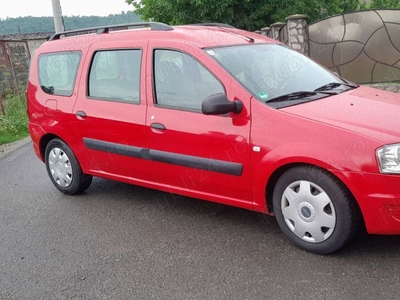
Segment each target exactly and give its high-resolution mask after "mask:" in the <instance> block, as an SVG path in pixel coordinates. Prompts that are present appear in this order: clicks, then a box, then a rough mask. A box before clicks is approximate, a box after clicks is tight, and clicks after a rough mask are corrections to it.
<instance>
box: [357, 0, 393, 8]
mask: <svg viewBox="0 0 400 300" xmlns="http://www.w3.org/2000/svg"><path fill="white" fill-rule="evenodd" d="M363 7H365V8H366V9H383V8H391V9H396V8H400V0H372V1H371V3H368V4H365V5H364V6H363Z"/></svg>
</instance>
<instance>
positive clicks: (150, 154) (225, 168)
mask: <svg viewBox="0 0 400 300" xmlns="http://www.w3.org/2000/svg"><path fill="white" fill-rule="evenodd" d="M83 143H84V144H85V146H86V147H88V148H89V149H93V150H98V151H103V152H108V153H115V154H119V155H124V156H129V157H135V158H141V159H146V160H152V161H157V162H162V163H167V164H173V165H177V166H183V167H189V168H194V169H201V170H206V171H211V172H217V173H223V174H228V175H233V176H241V175H242V172H243V165H242V164H240V163H235V162H230V161H224V160H218V159H212V158H204V157H199V156H192V155H185V154H179V153H172V152H166V151H159V150H153V149H147V148H141V147H135V146H128V145H123V144H117V143H111V142H105V141H100V140H95V139H89V138H83Z"/></svg>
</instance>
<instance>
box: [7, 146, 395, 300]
mask: <svg viewBox="0 0 400 300" xmlns="http://www.w3.org/2000/svg"><path fill="white" fill-rule="evenodd" d="M0 238H1V239H0V299H185V300H186V299H335V300H337V299H363V300H365V299H386V300H387V299H399V297H400V281H399V277H400V272H399V266H400V236H399V237H396V236H395V237H385V236H368V235H365V234H360V235H359V237H358V238H357V239H356V240H355V241H354V242H353V243H352V244H351V245H350V246H349V247H347V248H346V249H345V250H344V251H341V252H340V253H338V254H335V255H331V256H320V255H314V254H309V253H306V252H304V251H302V250H299V249H297V248H295V247H293V246H291V245H290V244H289V243H288V242H287V241H286V239H285V237H284V236H283V234H282V233H281V232H280V231H279V228H278V226H277V224H276V222H275V220H274V218H272V217H264V216H262V215H261V214H258V213H254V212H250V211H246V210H241V209H236V208H231V207H225V206H222V205H218V204H213V203H209V202H206V201H198V200H195V199H191V198H185V197H178V196H174V195H171V194H167V193H162V192H159V191H155V190H150V189H145V188H141V187H136V186H131V185H127V184H122V183H118V182H113V181H108V180H103V179H95V180H94V182H93V184H92V186H91V187H90V188H89V189H88V191H87V192H86V193H85V194H83V195H80V196H65V195H63V194H61V193H59V192H58V191H57V190H56V189H55V188H54V187H53V186H52V184H51V182H50V180H49V179H48V178H47V173H46V170H45V166H44V164H43V163H42V162H40V161H39V160H38V159H37V158H36V156H35V154H34V153H33V150H32V148H31V145H30V143H29V144H26V145H23V146H22V147H20V148H18V149H16V150H14V151H12V152H10V153H8V154H6V155H3V157H1V158H0Z"/></svg>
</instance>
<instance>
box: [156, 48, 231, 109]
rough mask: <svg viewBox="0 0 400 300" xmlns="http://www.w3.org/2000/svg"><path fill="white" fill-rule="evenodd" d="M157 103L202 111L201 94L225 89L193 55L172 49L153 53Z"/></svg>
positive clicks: (203, 96)
mask: <svg viewBox="0 0 400 300" xmlns="http://www.w3.org/2000/svg"><path fill="white" fill-rule="evenodd" d="M154 82H155V93H156V104H158V105H160V106H165V107H171V108H178V109H183V110H191V111H201V102H202V101H203V99H204V98H206V97H208V96H210V95H213V94H217V93H225V90H224V87H223V86H222V84H221V83H220V82H219V81H218V80H217V79H216V78H215V77H214V76H213V75H212V74H211V73H210V72H209V71H208V70H207V69H206V68H205V67H204V66H203V65H201V64H200V63H199V62H197V61H196V60H195V59H194V58H193V57H191V56H189V55H187V54H185V53H182V52H178V51H173V50H156V51H155V53H154Z"/></svg>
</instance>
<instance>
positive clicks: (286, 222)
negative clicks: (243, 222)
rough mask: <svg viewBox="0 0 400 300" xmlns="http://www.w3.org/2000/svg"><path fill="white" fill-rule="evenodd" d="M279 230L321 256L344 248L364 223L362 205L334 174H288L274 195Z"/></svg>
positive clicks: (300, 170)
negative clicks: (360, 208) (359, 205)
mask: <svg viewBox="0 0 400 300" xmlns="http://www.w3.org/2000/svg"><path fill="white" fill-rule="evenodd" d="M273 209H274V213H275V217H276V220H277V222H278V225H279V227H280V228H281V230H282V231H283V233H284V234H285V235H286V237H287V238H288V239H289V240H290V241H291V242H292V243H293V244H294V245H296V246H297V247H299V248H301V249H304V250H306V251H309V252H312V253H318V254H329V253H333V252H335V251H337V250H339V249H341V248H342V247H344V246H345V245H346V244H347V243H348V242H349V241H350V240H351V239H352V238H353V236H354V235H355V233H356V232H357V231H358V229H359V225H360V223H361V214H360V211H359V208H358V205H357V203H356V201H355V199H354V198H353V196H352V195H351V193H350V192H349V191H348V190H347V188H346V187H345V186H344V185H343V183H342V182H340V181H339V180H338V179H337V178H336V177H334V176H333V175H332V174H330V173H328V172H327V171H324V170H322V169H319V168H317V167H312V166H303V167H295V168H292V169H289V170H287V171H286V172H285V173H283V174H282V176H281V177H280V178H279V179H278V181H277V183H276V185H275V188H274V192H273Z"/></svg>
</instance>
